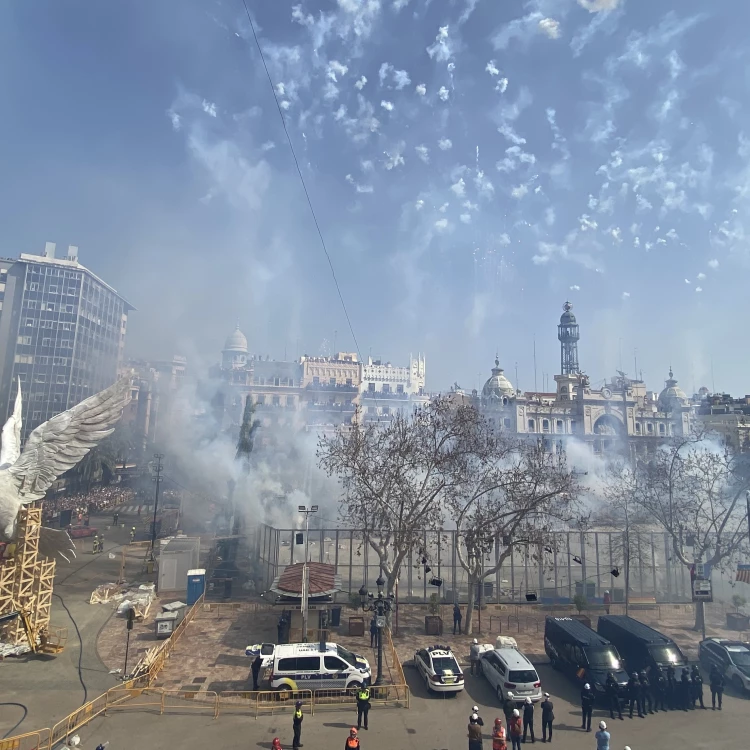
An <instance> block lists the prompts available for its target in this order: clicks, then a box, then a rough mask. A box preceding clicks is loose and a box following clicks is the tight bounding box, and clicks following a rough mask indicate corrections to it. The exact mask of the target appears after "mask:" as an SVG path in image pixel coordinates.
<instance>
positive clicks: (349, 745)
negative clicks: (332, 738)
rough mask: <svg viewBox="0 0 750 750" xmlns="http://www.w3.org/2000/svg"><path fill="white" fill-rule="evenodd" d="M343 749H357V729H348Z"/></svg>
mask: <svg viewBox="0 0 750 750" xmlns="http://www.w3.org/2000/svg"><path fill="white" fill-rule="evenodd" d="M344 750H359V737H358V736H357V730H356V729H355V728H354V727H352V728H351V729H350V730H349V736H348V737H347V738H346V744H345V745H344Z"/></svg>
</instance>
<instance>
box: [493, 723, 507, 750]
mask: <svg viewBox="0 0 750 750" xmlns="http://www.w3.org/2000/svg"><path fill="white" fill-rule="evenodd" d="M507 747H508V745H507V744H506V742H505V727H503V726H496V727H495V729H494V730H493V731H492V750H506V748H507Z"/></svg>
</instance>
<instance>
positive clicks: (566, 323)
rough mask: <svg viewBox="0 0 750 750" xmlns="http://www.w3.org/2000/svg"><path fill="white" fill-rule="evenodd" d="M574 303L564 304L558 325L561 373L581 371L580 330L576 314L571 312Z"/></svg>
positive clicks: (568, 373) (567, 373) (569, 373)
mask: <svg viewBox="0 0 750 750" xmlns="http://www.w3.org/2000/svg"><path fill="white" fill-rule="evenodd" d="M572 309H573V305H571V304H570V302H566V303H565V304H564V305H563V314H562V315H561V316H560V325H559V326H557V338H558V340H559V341H560V374H561V375H573V374H575V373H578V372H580V367H579V366H578V339H579V338H580V337H581V336H580V333H579V331H578V323H576V316H575V315H573V313H572V312H571V311H572Z"/></svg>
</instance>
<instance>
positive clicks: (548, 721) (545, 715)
mask: <svg viewBox="0 0 750 750" xmlns="http://www.w3.org/2000/svg"><path fill="white" fill-rule="evenodd" d="M554 720H555V711H554V706H553V705H552V701H551V700H550V699H549V693H545V694H544V700H543V701H542V742H547V735H549V741H550V742H552V722H553V721H554Z"/></svg>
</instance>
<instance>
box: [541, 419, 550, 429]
mask: <svg viewBox="0 0 750 750" xmlns="http://www.w3.org/2000/svg"><path fill="white" fill-rule="evenodd" d="M542 432H549V419H543V420H542Z"/></svg>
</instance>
